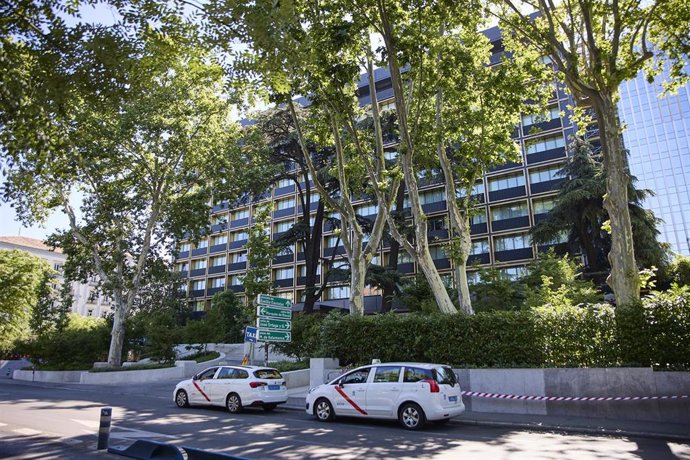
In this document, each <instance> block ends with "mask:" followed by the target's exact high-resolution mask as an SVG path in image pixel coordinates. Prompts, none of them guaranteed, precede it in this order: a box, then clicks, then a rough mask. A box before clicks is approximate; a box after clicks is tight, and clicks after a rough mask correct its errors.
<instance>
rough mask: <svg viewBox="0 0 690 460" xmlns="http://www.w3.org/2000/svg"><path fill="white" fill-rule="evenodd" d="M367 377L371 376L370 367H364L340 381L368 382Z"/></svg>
mask: <svg viewBox="0 0 690 460" xmlns="http://www.w3.org/2000/svg"><path fill="white" fill-rule="evenodd" d="M367 377H369V369H362V370H361V371H356V372H352V373H350V374H347V375H346V376H344V377H343V378H342V379H340V383H366V381H367Z"/></svg>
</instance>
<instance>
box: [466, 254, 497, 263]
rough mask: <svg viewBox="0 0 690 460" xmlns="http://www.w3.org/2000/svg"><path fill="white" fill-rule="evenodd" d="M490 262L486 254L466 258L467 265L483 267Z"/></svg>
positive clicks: (489, 257) (488, 255)
mask: <svg viewBox="0 0 690 460" xmlns="http://www.w3.org/2000/svg"><path fill="white" fill-rule="evenodd" d="M490 262H491V255H490V254H489V253H488V252H486V253H483V254H472V255H470V256H469V257H468V258H467V265H475V264H479V265H485V264H488V263H490Z"/></svg>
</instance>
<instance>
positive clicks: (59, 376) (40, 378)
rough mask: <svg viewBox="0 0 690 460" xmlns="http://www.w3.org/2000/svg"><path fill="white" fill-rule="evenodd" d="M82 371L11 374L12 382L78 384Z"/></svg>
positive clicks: (18, 371) (17, 372)
mask: <svg viewBox="0 0 690 460" xmlns="http://www.w3.org/2000/svg"><path fill="white" fill-rule="evenodd" d="M83 373H84V371H22V370H17V371H14V373H13V374H12V378H13V379H14V380H28V381H29V382H51V383H79V382H80V379H81V375H82V374H83Z"/></svg>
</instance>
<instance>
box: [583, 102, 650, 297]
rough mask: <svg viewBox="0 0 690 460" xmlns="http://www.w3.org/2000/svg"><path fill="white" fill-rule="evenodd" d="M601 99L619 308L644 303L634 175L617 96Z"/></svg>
mask: <svg viewBox="0 0 690 460" xmlns="http://www.w3.org/2000/svg"><path fill="white" fill-rule="evenodd" d="M598 95H599V97H598V98H593V99H592V103H593V106H594V110H595V111H596V114H597V118H598V122H599V135H600V137H601V144H602V152H603V156H604V168H605V171H606V195H605V197H604V207H605V208H606V211H608V214H609V218H610V220H611V252H609V255H608V259H609V263H610V264H611V274H610V275H609V277H608V279H607V283H608V284H609V286H611V289H612V290H613V293H614V294H615V296H616V304H618V305H624V304H628V303H631V302H635V301H638V300H639V299H640V277H639V273H638V270H637V264H636V263H635V250H634V246H633V235H632V225H631V221H630V210H629V208H628V202H629V199H628V185H629V183H630V171H629V169H628V161H627V152H626V151H625V149H624V147H623V138H622V136H621V126H620V120H619V118H618V109H617V107H616V102H615V101H616V97H615V96H616V95H615V93H607V92H604V91H601V92H600V93H599V94H598Z"/></svg>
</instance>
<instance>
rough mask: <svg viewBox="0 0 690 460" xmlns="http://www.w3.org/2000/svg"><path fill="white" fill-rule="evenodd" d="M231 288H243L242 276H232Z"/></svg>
mask: <svg viewBox="0 0 690 460" xmlns="http://www.w3.org/2000/svg"><path fill="white" fill-rule="evenodd" d="M230 286H242V280H241V279H240V275H230Z"/></svg>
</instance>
